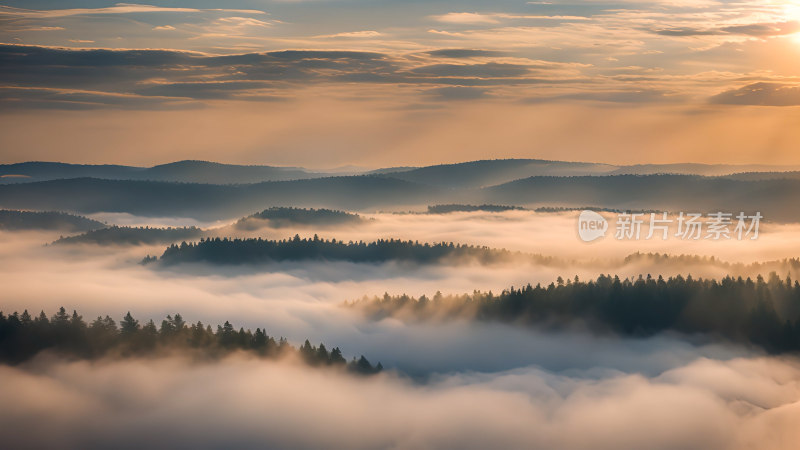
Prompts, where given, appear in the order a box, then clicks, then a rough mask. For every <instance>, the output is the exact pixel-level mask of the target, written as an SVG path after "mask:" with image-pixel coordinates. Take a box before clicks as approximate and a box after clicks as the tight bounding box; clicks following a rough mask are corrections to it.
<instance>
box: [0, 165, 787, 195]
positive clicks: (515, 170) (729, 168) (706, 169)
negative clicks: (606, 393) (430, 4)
mask: <svg viewBox="0 0 800 450" xmlns="http://www.w3.org/2000/svg"><path fill="white" fill-rule="evenodd" d="M790 170H795V171H797V170H800V167H789V166H786V167H782V166H774V165H753V164H751V165H731V164H693V163H687V164H641V165H612V164H603V163H590V162H569V161H549V160H541V159H493V160H478V161H467V162H460V163H453V164H438V165H432V166H425V167H387V168H380V169H375V170H367V169H357V168H353V169H352V170H348V171H345V172H342V171H341V170H329V171H314V170H310V169H305V168H302V167H279V166H266V165H236V164H223V163H216V162H209V161H198V160H185V161H176V162H172V163H167V164H160V165H156V166H153V167H137V166H124V165H113V164H101V165H92V164H68V163H60V162H40V161H32V162H24V163H16V164H0V184H11V183H26V182H36V181H48V180H56V179H68V178H98V179H108V180H138V181H167V182H182V183H201V184H254V183H261V182H267V181H291V180H305V179H312V178H325V177H332V176H353V175H376V176H383V177H389V178H396V179H399V180H404V181H409V182H415V183H423V184H427V185H433V186H437V187H443V188H451V189H464V188H482V187H488V186H494V185H499V184H503V183H508V182H511V181H514V180H518V179H523V178H529V177H533V176H601V175H629V174H633V175H650V174H684V175H704V176H723V175H727V176H733V175H734V174H739V173H745V172H750V173H769V172H772V173H774V174H773V175H770V176H769V177H770V178H776V177H779V176H780V175H779V174H780V173H782V172H786V171H790Z"/></svg>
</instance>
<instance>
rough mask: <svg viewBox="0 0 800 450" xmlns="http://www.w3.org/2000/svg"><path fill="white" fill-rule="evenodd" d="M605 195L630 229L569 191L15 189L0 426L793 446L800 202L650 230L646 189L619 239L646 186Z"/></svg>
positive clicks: (95, 441) (4, 431)
mask: <svg viewBox="0 0 800 450" xmlns="http://www.w3.org/2000/svg"><path fill="white" fill-rule="evenodd" d="M35 209H36V208H31V210H35ZM93 209H94V207H92V208H89V209H87V210H86V211H90V210H93ZM594 209H595V211H597V213H598V214H599V215H600V216H601V217H603V218H604V219H605V220H607V221H608V222H609V224H610V229H609V230H608V233H607V235H606V236H605V237H604V238H602V239H599V240H597V241H593V242H584V241H583V240H582V239H580V238H579V236H578V231H579V229H578V221H579V217H580V214H581V210H582V208H576V207H574V206H570V205H566V206H565V207H546V208H534V207H529V206H519V205H513V204H512V205H502V204H485V203H478V202H473V203H471V204H470V203H468V204H465V205H459V204H446V205H436V204H430V205H428V207H409V208H407V209H401V210H390V211H367V210H363V209H351V210H341V209H340V208H339V207H338V206H337V204H335V203H334V204H330V205H328V204H326V205H323V207H322V208H319V207H318V208H315V209H308V208H302V207H301V208H296V207H285V206H277V205H275V206H270V207H267V208H265V209H262V210H250V211H249V212H247V213H243V214H242V215H241V216H235V217H227V216H225V215H223V216H214V215H213V214H209V215H208V216H207V217H201V218H197V217H192V216H186V215H182V214H180V213H178V212H176V213H173V214H172V215H170V214H160V215H151V214H149V213H148V214H145V215H137V214H135V211H134V210H130V211H128V212H119V210H115V211H103V210H97V211H95V212H89V213H86V215H85V216H83V215H80V213H81V210H74V209H69V211H70V213H69V214H66V213H59V214H54V213H47V214H44V213H41V212H36V211H30V210H27V211H26V210H23V211H12V210H6V211H4V212H3V213H2V214H0V218H1V219H3V220H2V224H0V269H2V270H0V284H2V286H3V287H4V288H3V290H2V292H1V293H0V310H2V313H3V316H2V317H0V329H2V330H0V331H2V332H1V333H0V343H2V344H3V345H0V349H2V351H0V360H2V363H3V364H2V365H0V371H2V372H3V379H4V383H3V384H2V386H0V398H2V399H3V401H4V404H7V405H15V407H14V408H13V409H8V410H5V411H4V412H3V413H2V414H3V421H4V422H5V423H7V424H13V425H14V426H13V427H12V426H3V427H0V436H2V438H3V439H4V441H5V442H8V443H10V445H11V446H12V447H14V448H17V447H19V448H25V447H32V448H38V447H53V446H56V447H62V448H107V447H109V446H114V447H117V448H139V447H142V446H154V447H157V448H167V447H169V448H219V447H225V448H264V447H278V448H317V447H327V448H376V447H380V448H383V447H390V448H420V447H424V448H487V447H495V448H496V447H498V446H499V447H504V448H575V449H583V448H587V449H588V448H643V447H644V448H665V449H666V448H686V447H697V446H701V447H704V448H719V449H739V448H775V449H782V448H792V445H791V443H792V442H795V441H796V440H797V439H798V436H797V435H796V427H794V426H793V425H792V424H793V422H794V421H795V420H796V418H797V414H798V412H797V404H798V402H799V401H800V389H798V380H800V360H798V359H797V356H796V354H797V351H798V350H797V349H798V344H800V320H798V319H800V288H798V287H797V284H796V282H795V281H794V280H797V279H800V273H798V272H800V261H798V259H797V255H798V254H800V223H794V222H791V221H788V222H787V221H786V220H783V219H781V220H771V219H770V217H769V216H768V215H767V214H766V213H764V216H765V217H764V221H763V222H762V223H761V224H760V229H759V235H758V238H757V239H750V238H749V237H745V238H744V239H737V238H736V237H735V236H733V237H731V238H728V239H722V240H714V239H705V238H699V239H683V238H681V237H680V236H675V235H674V232H671V233H670V235H669V236H666V235H665V237H666V238H665V239H662V238H661V235H660V233H659V234H657V235H656V236H655V237H653V236H651V237H650V238H647V235H648V225H647V221H648V219H649V218H650V214H651V212H652V214H653V215H654V217H655V216H658V217H664V218H668V219H669V220H671V221H673V222H675V221H677V220H678V213H677V212H667V211H662V210H660V209H658V208H653V209H652V210H650V209H645V210H630V213H637V214H641V217H643V221H644V222H645V223H644V226H643V228H642V236H641V238H640V239H618V238H616V237H615V236H614V233H615V230H614V228H613V227H614V224H615V221H618V220H619V217H620V214H625V213H626V211H625V210H624V209H622V210H620V209H615V208H613V205H610V206H609V207H607V208H603V207H597V208H594ZM737 212H738V211H737ZM662 214H666V215H664V216H662ZM704 225H705V226H709V220H705V221H704ZM62 307H63V308H64V309H63V310H60V308H62ZM178 317H179V318H180V319H179V320H178V321H177V325H176V318H178ZM165 318H166V319H165ZM162 320H163V321H162ZM198 322H199V324H198ZM321 347H324V350H322V349H321ZM334 350H335V351H336V352H337V353H336V356H334V353H333V351H334ZM320 355H322V356H320ZM360 358H361V359H363V361H366V362H363V361H361V360H360ZM15 429H25V430H30V433H27V434H24V435H20V434H18V433H15V432H14V430H15ZM578 430H579V431H580V432H577V431H578ZM732 430H733V431H732ZM155 437H158V441H157V442H156V441H154V439H155ZM787 443H789V445H787Z"/></svg>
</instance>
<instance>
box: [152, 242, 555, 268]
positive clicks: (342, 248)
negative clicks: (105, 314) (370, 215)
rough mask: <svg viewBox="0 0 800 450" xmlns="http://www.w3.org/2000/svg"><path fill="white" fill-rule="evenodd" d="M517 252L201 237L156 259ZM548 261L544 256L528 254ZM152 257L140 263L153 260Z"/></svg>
mask: <svg viewBox="0 0 800 450" xmlns="http://www.w3.org/2000/svg"><path fill="white" fill-rule="evenodd" d="M520 255H521V254H520V253H515V252H511V251H509V250H505V249H492V248H489V247H479V246H472V245H464V244H453V243H452V242H450V243H446V242H441V243H436V244H428V243H424V244H422V243H419V242H416V241H403V240H396V239H379V240H377V241H374V242H369V243H366V242H363V241H359V242H352V241H350V242H344V241H337V240H336V239H330V240H326V239H320V238H319V237H318V236H317V235H314V237H313V238H302V239H301V238H300V236H299V235H295V236H294V238H292V239H284V240H266V239H262V238H250V239H230V238H213V239H201V240H200V241H199V242H197V243H186V242H182V243H181V244H180V245H177V244H173V245H171V246H169V247H168V248H167V249H166V250H165V251H164V254H163V255H162V256H161V258H160V262H161V263H163V264H176V263H184V262H209V263H215V264H244V263H260V262H268V261H299V260H325V261H348V262H354V263H376V262H377V263H380V262H387V261H393V260H396V261H403V262H413V263H420V264H425V263H435V262H440V261H443V260H446V259H466V260H474V261H478V262H481V263H495V262H501V261H508V260H511V259H512V258H514V257H518V256H520ZM526 256H527V257H530V258H539V259H540V260H541V261H540V262H546V261H549V258H547V257H540V256H535V255H526ZM152 260H153V258H152V257H147V258H145V261H144V262H150V261H152Z"/></svg>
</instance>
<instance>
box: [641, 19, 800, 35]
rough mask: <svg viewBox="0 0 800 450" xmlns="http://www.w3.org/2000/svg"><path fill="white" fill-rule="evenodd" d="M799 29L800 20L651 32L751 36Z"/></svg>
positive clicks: (792, 32) (776, 33)
mask: <svg viewBox="0 0 800 450" xmlns="http://www.w3.org/2000/svg"><path fill="white" fill-rule="evenodd" d="M798 31H800V22H797V21H788V22H773V23H752V24H746V25H729V26H724V27H716V28H694V27H674V28H662V29H657V30H654V31H653V32H654V33H656V34H659V35H662V36H676V37H682V36H720V35H743V36H752V37H761V38H764V37H770V36H784V35H788V34H794V33H797V32H798Z"/></svg>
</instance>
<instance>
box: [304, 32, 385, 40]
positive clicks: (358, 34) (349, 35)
mask: <svg viewBox="0 0 800 450" xmlns="http://www.w3.org/2000/svg"><path fill="white" fill-rule="evenodd" d="M380 36H383V33H380V32H377V31H373V30H364V31H347V32H343V33H336V34H323V35H319V36H314V38H318V39H335V38H354V39H361V38H376V37H380Z"/></svg>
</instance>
